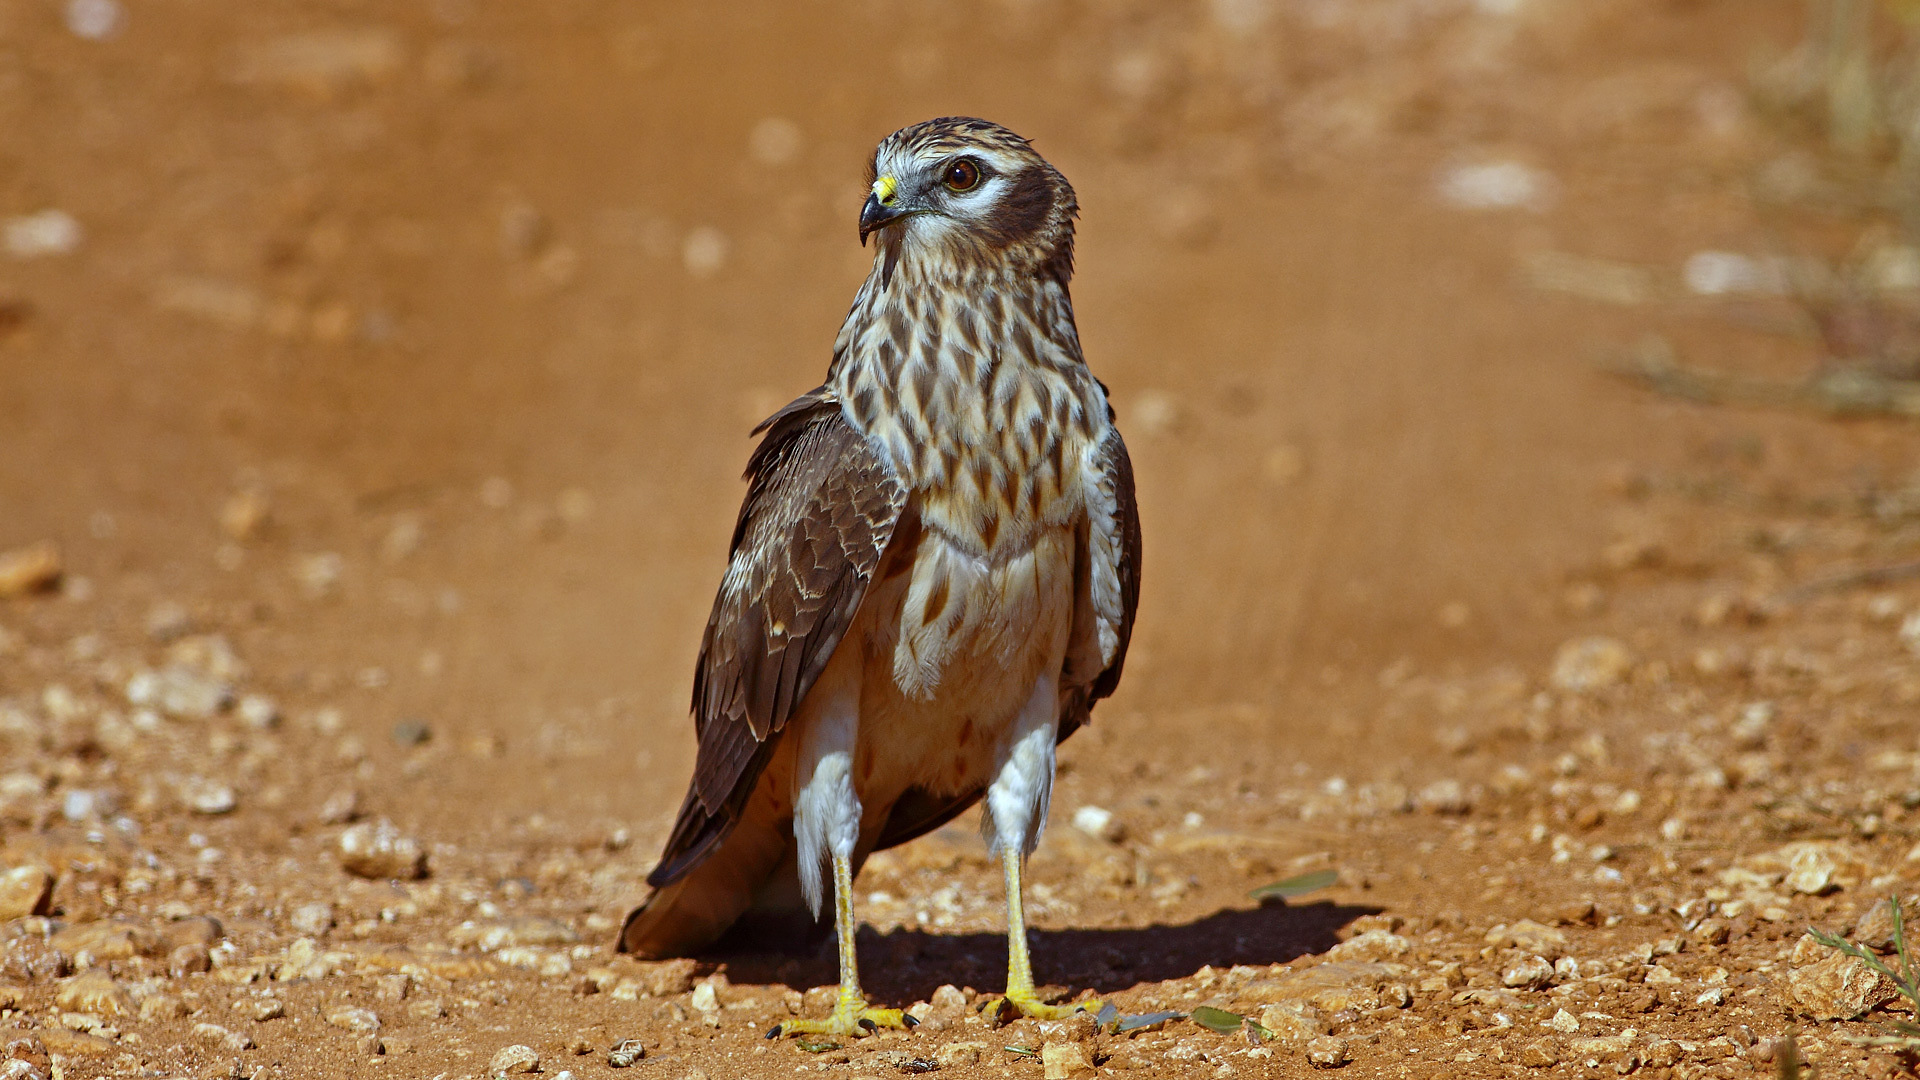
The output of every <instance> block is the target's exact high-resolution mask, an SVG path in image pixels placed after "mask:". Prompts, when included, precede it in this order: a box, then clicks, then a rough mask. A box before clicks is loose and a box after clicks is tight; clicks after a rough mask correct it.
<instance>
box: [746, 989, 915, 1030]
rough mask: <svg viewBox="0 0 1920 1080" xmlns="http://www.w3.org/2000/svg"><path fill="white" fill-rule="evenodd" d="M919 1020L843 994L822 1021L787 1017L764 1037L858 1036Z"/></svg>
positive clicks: (898, 1028)
mask: <svg viewBox="0 0 1920 1080" xmlns="http://www.w3.org/2000/svg"><path fill="white" fill-rule="evenodd" d="M919 1023H920V1021H918V1020H915V1019H914V1018H913V1017H911V1016H908V1015H907V1014H906V1013H904V1012H902V1011H900V1010H899V1009H875V1008H872V1007H870V1006H868V1005H867V1003H866V1001H865V1000H864V999H863V998H859V997H842V998H841V999H840V1001H839V1003H838V1004H836V1005H835V1006H834V1008H833V1015H831V1016H829V1017H827V1018H826V1019H825V1020H788V1021H785V1022H783V1023H779V1024H775V1025H773V1030H771V1031H769V1032H767V1038H769V1039H777V1038H779V1037H781V1036H782V1035H839V1036H842V1037H845V1038H849V1039H858V1038H862V1037H864V1036H867V1035H871V1034H873V1033H874V1032H876V1031H879V1030H880V1029H881V1028H894V1029H897V1030H901V1031H904V1030H906V1029H907V1028H911V1027H914V1026H916V1025H918V1024H919Z"/></svg>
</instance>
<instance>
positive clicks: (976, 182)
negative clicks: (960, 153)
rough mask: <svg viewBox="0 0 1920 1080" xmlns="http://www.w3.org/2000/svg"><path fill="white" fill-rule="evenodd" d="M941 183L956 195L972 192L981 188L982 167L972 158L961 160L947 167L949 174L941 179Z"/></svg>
mask: <svg viewBox="0 0 1920 1080" xmlns="http://www.w3.org/2000/svg"><path fill="white" fill-rule="evenodd" d="M940 182H941V183H943V184H945V185H947V190H948V191H951V192H954V193H955V194H958V193H960V192H963V191H972V190H973V189H974V188H977V187H979V186H980V166H979V164H978V163H977V162H975V161H974V160H973V159H972V158H959V159H957V160H956V161H954V162H953V163H952V164H950V165H948V166H947V173H946V175H945V176H942V177H941V178H940Z"/></svg>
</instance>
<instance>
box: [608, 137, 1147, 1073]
mask: <svg viewBox="0 0 1920 1080" xmlns="http://www.w3.org/2000/svg"><path fill="white" fill-rule="evenodd" d="M868 180H869V186H868V194H867V198H866V202H865V205H864V206H862V207H861V210H860V240H861V243H862V244H865V243H866V241H867V239H868V238H869V237H871V238H873V239H874V240H875V245H874V246H875V254H874V261H873V270H872V272H871V273H870V274H869V275H868V277H867V279H866V283H865V284H863V285H862V286H861V287H860V291H859V293H858V295H856V296H855V297H854V301H853V307H852V310H851V311H849V312H848V314H847V319H846V322H845V324H844V325H843V326H842V327H841V328H840V333H839V337H838V339H837V340H836V341H835V342H834V351H833V362H832V364H831V366H830V367H829V369H828V371H827V378H826V382H825V384H824V385H822V386H820V387H819V388H817V389H815V390H812V391H810V392H808V393H806V394H803V395H802V396H801V397H799V398H798V399H797V400H795V401H794V402H793V403H792V404H789V405H787V406H786V407H785V408H783V409H781V410H780V411H779V412H776V413H775V414H774V415H773V416H772V417H770V418H769V419H768V420H766V421H765V422H764V423H763V424H761V425H760V427H759V428H757V429H755V434H759V433H760V432H762V431H764V432H765V438H764V439H763V440H762V441H761V443H760V445H759V447H758V449H756V450H755V451H754V453H753V456H752V458H751V460H750V462H749V464H748V466H747V473H746V479H747V481H748V490H747V495H746V500H745V502H744V503H743V504H742V506H741V508H740V516H739V519H738V522H737V524H736V525H735V526H734V531H733V545H732V553H731V556H730V561H729V563H728V566H727V573H726V577H725V579H724V580H723V581H722V582H721V585H720V593H719V596H718V597H717V598H716V599H715V601H714V605H713V613H712V615H711V617H710V618H709V619H708V620H707V629H706V635H705V637H704V639H703V640H702V641H701V646H700V659H699V663H698V665H697V667H696V669H695V672H694V683H693V719H694V728H695V731H696V732H697V734H698V738H699V752H698V757H697V760H696V764H695V766H694V775H693V781H692V784H691V785H690V786H689V788H688V790H687V795H686V800H685V802H684V803H683V804H682V806H681V808H680V814H679V817H678V819H677V821H676V822H675V824H674V827H673V831H672V834H671V835H670V837H669V838H668V840H667V843H666V849H665V851H664V852H663V854H662V855H661V857H660V862H659V864H658V865H657V867H656V868H655V869H654V871H653V873H652V874H651V875H650V876H649V877H648V879H647V880H648V883H649V884H650V885H652V886H653V889H654V891H653V892H652V894H651V895H650V896H649V897H648V899H647V900H646V902H645V903H644V904H642V905H641V907H640V908H639V909H637V910H636V911H634V912H633V913H632V914H631V915H630V916H628V918H627V922H626V927H625V929H624V931H623V932H622V935H621V942H620V944H621V947H622V949H623V950H625V951H627V952H631V953H634V954H637V955H639V956H642V957H664V956H679V955H687V954H689V953H693V952H697V951H700V950H703V949H705V948H707V947H709V946H711V945H713V944H715V943H716V942H717V941H719V940H720V939H721V938H722V936H723V935H725V936H727V937H728V938H729V939H730V940H745V939H746V938H748V937H750V936H752V935H754V934H758V935H760V936H762V937H763V938H764V937H765V935H767V934H774V935H792V934H796V933H798V934H801V935H804V934H805V933H806V932H807V930H808V929H809V928H811V927H813V926H816V925H818V921H819V920H820V917H821V905H822V901H823V899H824V896H825V892H826V890H827V888H828V887H829V883H830V885H831V888H832V890H833V912H834V923H833V925H834V929H835V931H836V932H837V934H838V936H839V946H840V990H839V995H838V998H837V1004H836V1005H835V1007H834V1010H833V1012H832V1014H831V1015H830V1016H829V1017H827V1018H826V1019H824V1020H800V1021H795V1022H790V1023H787V1024H783V1025H781V1026H780V1027H776V1028H775V1029H774V1030H773V1031H772V1032H770V1033H769V1037H774V1036H777V1035H779V1034H780V1033H781V1032H782V1031H783V1030H784V1031H785V1032H786V1033H788V1034H799V1033H821V1032H824V1033H833V1034H839V1035H853V1036H857V1035H861V1034H864V1033H865V1032H867V1031H871V1030H874V1029H876V1028H878V1027H902V1026H906V1025H907V1024H909V1023H910V1020H909V1019H908V1018H906V1017H904V1016H903V1015H902V1013H901V1012H900V1010H898V1009H881V1008H873V1007H870V1006H869V1004H868V1002H867V1000H866V998H865V996H864V995H863V994H862V992H861V989H860V974H859V970H858V965H857V963H856V960H855V956H854V927H855V923H854V915H853V878H854V875H855V874H857V873H858V872H859V869H860V866H861V864H862V863H863V862H864V861H865V860H866V858H867V856H868V855H870V854H871V853H873V852H875V851H878V850H881V849H883V848H888V847H892V846H893V845H895V844H900V843H904V842H906V841H908V840H911V839H913V838H914V837H916V836H920V835H922V834H923V833H926V832H928V831H930V830H933V829H936V828H938V827H940V826H941V825H943V824H945V823H946V822H947V821H949V820H951V819H952V818H953V817H954V816H955V815H957V814H959V813H961V812H962V811H964V810H966V809H967V808H968V807H970V806H972V805H973V804H974V803H976V802H980V801H983V800H984V802H985V804H986V806H985V813H984V815H983V824H982V831H983V833H984V834H985V839H986V842H987V844H988V847H989V849H990V850H991V851H992V852H993V853H995V854H997V855H998V856H999V857H1000V859H1001V861H1002V865H1003V869H1004V872H1005V876H1006V890H1007V893H1006V898H1007V943H1008V963H1007V988H1006V993H1005V995H1004V996H1003V997H1001V998H997V999H995V1000H994V1001H993V1002H992V1003H991V1007H992V1011H993V1013H994V1014H995V1015H996V1016H999V1017H1002V1018H1011V1017H1012V1016H1014V1015H1016V1014H1017V1015H1026V1016H1032V1017H1043V1018H1046V1017H1060V1016H1064V1015H1068V1014H1069V1013H1070V1012H1071V1011H1073V1010H1072V1008H1061V1007H1056V1006H1052V1005H1048V1004H1046V1003H1045V1002H1042V1001H1041V1000H1040V999H1039V997H1038V995H1037V994H1036V992H1035V989H1034V984H1033V971H1032V966H1031V964H1030V963H1029V960H1028V956H1027V937H1026V927H1025V922H1024V919H1023V915H1022V911H1021V900H1020V876H1021V870H1022V869H1023V866H1024V863H1025V860H1026V857H1027V855H1029V854H1030V853H1031V852H1032V851H1033V849H1034V845H1035V844H1036V843H1037V842H1038V840H1039V836H1040V832H1041V829H1042V828H1043V826H1044V825H1045V823H1046V817H1047V806H1048V802H1049V799H1050V796H1051V793H1052V787H1053V770H1054V747H1055V746H1056V744H1057V743H1058V742H1059V741H1060V740H1062V739H1065V738H1066V737H1067V736H1068V735H1070V734H1072V733H1073V731H1074V730H1075V729H1076V728H1078V727H1079V726H1080V725H1082V724H1084V723H1086V722H1087V721H1088V719H1089V713H1090V710H1091V709H1092V707H1093V704H1094V702H1095V701H1097V700H1099V699H1101V698H1104V697H1106V696H1108V695H1109V694H1111V693H1112V692H1113V690H1114V687H1115V685H1116V684H1117V683H1118V682H1119V680H1120V669H1121V663H1122V661H1123V660H1124V658H1125V656H1126V651H1127V642H1128V639H1129V637H1130V636H1131V634H1132V630H1133V619H1134V609H1135V606H1136V604H1137V602H1138V598H1139V592H1140V524H1139V519H1138V516H1137V514H1136V511H1135V503H1134V493H1133V467H1132V464H1131V463H1130V462H1129V460H1128V458H1127V449H1126V445H1125V444H1124V443H1123V442H1121V439H1120V432H1119V430H1118V429H1117V428H1116V427H1115V424H1114V417H1113V410H1112V409H1111V407H1110V406H1109V405H1108V403H1107V392H1106V387H1105V386H1104V385H1102V384H1101V383H1100V382H1099V380H1097V379H1095V378H1094V376H1093V374H1092V373H1091V372H1090V371H1088V370H1087V365H1086V362H1085V361H1084V360H1083V359H1082V357H1081V354H1080V338H1079V332H1078V331H1077V329H1076V328H1075V325H1074V319H1073V304H1072V301H1071V299H1070V297H1069V295H1068V280H1069V279H1070V278H1071V277H1072V274H1073V228H1074V226H1073V223H1074V218H1075V216H1076V215H1077V214H1078V204H1077V202H1076V201H1075V198H1074V193H1073V188H1072V187H1070V186H1069V185H1068V184H1067V181H1066V178H1065V177H1063V176H1061V175H1060V173H1059V171H1058V170H1056V169H1055V168H1054V167H1053V166H1051V165H1049V164H1048V163H1047V162H1046V161H1045V160H1043V159H1042V158H1041V157H1040V155H1039V154H1037V153H1036V152H1035V151H1034V150H1033V148H1032V147H1031V146H1030V145H1029V144H1028V142H1027V140H1025V139H1023V138H1021V137H1020V136H1018V135H1015V134H1014V133H1013V132H1011V131H1008V130H1007V129H1006V128H1003V127H1001V126H999V125H997V124H992V123H988V122H987V121H984V120H978V119H973V118H969V117H946V118H942V119H937V120H930V121H927V122H926V123H922V124H915V125H913V126H912V127H907V128H902V129H901V130H899V131H896V132H894V133H893V134H892V135H889V136H888V137H887V138H886V139H885V140H883V141H882V142H881V143H880V145H879V147H878V148H877V149H876V150H875V151H874V156H873V162H872V168H871V171H870V173H869V176H868ZM789 941H791V938H789ZM1089 1004H1090V1003H1089V1002H1082V1003H1081V1005H1080V1006H1079V1007H1087V1006H1088V1005H1089ZM1091 1004H1092V1007H1094V1008H1098V1004H1097V1003H1091Z"/></svg>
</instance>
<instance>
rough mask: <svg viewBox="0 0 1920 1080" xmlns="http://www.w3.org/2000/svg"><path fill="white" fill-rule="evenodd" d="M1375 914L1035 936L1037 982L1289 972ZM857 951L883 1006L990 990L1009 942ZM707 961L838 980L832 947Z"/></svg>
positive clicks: (1273, 909) (931, 942)
mask: <svg viewBox="0 0 1920 1080" xmlns="http://www.w3.org/2000/svg"><path fill="white" fill-rule="evenodd" d="M1379 911H1380V909H1379V908H1375V907H1364V906H1356V905H1343V904H1335V903H1333V902H1331V901H1322V902H1320V903H1314V904H1303V905H1298V906H1288V905H1283V904H1274V903H1270V904H1267V905H1264V906H1261V907H1258V908H1253V909H1242V908H1231V909H1227V910H1223V911H1216V912H1214V913H1213V914H1211V915H1208V916H1205V917H1203V918H1200V919H1197V920H1195V921H1193V922H1190V923H1183V924H1180V925H1176V926H1146V927H1137V928H1130V929H1068V930H1034V931H1032V932H1030V934H1029V939H1030V941H1031V942H1032V953H1033V974H1034V979H1035V981H1037V982H1039V983H1041V984H1053V985H1061V986H1066V987H1070V988H1072V989H1074V990H1080V989H1088V988H1091V989H1094V990H1099V991H1113V990H1120V989H1125V988H1126V987H1129V986H1133V985H1135V984H1137V983H1147V982H1159V981H1162V980H1166V979H1178V978H1185V977H1186V976H1189V975H1192V974H1193V973H1194V972H1196V971H1198V970H1200V968H1202V967H1203V966H1208V965H1211V966H1213V967H1216V968H1228V967H1232V966H1233V965H1235V964H1251V965H1266V964H1278V963H1285V962H1286V961H1288V960H1292V959H1293V958H1295V957H1298V956H1308V955H1312V954H1314V953H1321V952H1325V951H1326V950H1328V949H1329V948H1332V947H1333V945H1335V944H1336V943H1337V942H1338V941H1339V938H1338V936H1336V935H1337V933H1338V931H1339V930H1340V928H1341V927H1343V926H1346V925H1347V924H1348V923H1351V922H1352V921H1353V920H1355V919H1357V918H1360V917H1361V916H1363V915H1372V914H1377V913H1378V912H1379ZM859 947H860V977H861V982H862V983H863V984H864V987H865V989H866V990H867V992H868V993H869V994H871V995H873V997H874V998H875V999H876V1000H880V1001H899V1002H910V1001H919V1000H925V999H928V998H930V997H931V996H932V995H933V991H934V990H935V989H936V988H938V987H939V986H940V985H941V984H942V983H954V984H956V985H959V986H974V987H978V988H980V989H983V990H986V989H997V988H998V987H999V986H1000V985H1001V984H1002V983H1003V982H1005V981H1006V970H1007V969H1006V964H1007V945H1006V938H1005V937H1004V936H1003V935H1001V934H998V933H991V934H979V933H975V934H939V933H930V932H928V931H925V930H895V931H893V932H891V933H887V934H880V933H877V932H875V931H874V930H873V929H872V928H871V927H867V926H862V927H861V928H860V934H859ZM705 959H707V960H708V961H710V962H716V963H718V962H724V963H725V964H726V967H727V973H728V978H730V979H731V980H732V981H734V982H737V983H762V984H765V983H784V984H786V985H788V986H791V987H794V988H796V989H802V990H804V989H806V988H808V987H811V986H821V985H826V984H830V983H832V982H834V981H835V979H836V978H838V974H837V972H836V971H835V969H834V959H833V948H832V945H831V943H830V942H824V943H823V944H822V949H821V950H820V951H818V952H814V953H811V954H810V955H808V956H806V957H795V956H792V955H778V954H769V953H764V952H751V953H732V954H727V955H715V956H711V957H707V958H705Z"/></svg>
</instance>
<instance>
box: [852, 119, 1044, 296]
mask: <svg viewBox="0 0 1920 1080" xmlns="http://www.w3.org/2000/svg"><path fill="white" fill-rule="evenodd" d="M867 183H868V188H867V201H866V205H864V206H863V207H861V209H860V242H861V243H862V244H865V243H866V242H867V237H868V236H873V235H875V234H877V236H876V241H877V243H878V244H879V246H880V249H881V256H882V257H883V258H884V259H886V260H887V262H888V264H889V265H891V264H893V263H895V262H898V261H899V260H901V259H902V258H905V259H907V260H908V261H912V262H921V261H932V260H945V261H950V262H952V263H953V264H955V265H956V268H959V267H963V266H965V265H966V264H969V263H985V264H989V265H991V264H1004V265H1006V266H1008V267H1009V268H1011V269H1028V270H1031V271H1037V272H1054V273H1058V274H1059V275H1060V276H1061V278H1062V280H1063V281H1064V279H1065V278H1066V277H1067V276H1070V275H1071V274H1072V272H1073V269H1072V268H1073V219H1074V215H1075V214H1076V213H1077V212H1078V210H1079V204H1078V203H1076V202H1075V200H1074V196H1073V187H1072V185H1070V184H1068V183H1067V179H1066V177H1064V176H1061V175H1060V172H1059V170H1057V169H1055V168H1054V167H1053V166H1051V165H1049V164H1047V162H1046V160H1045V159H1044V158H1042V157H1041V156H1040V155H1039V154H1037V153H1035V152H1034V150H1033V147H1032V146H1030V145H1029V144H1028V143H1027V140H1025V139H1023V138H1021V137H1020V136H1018V135H1015V134H1014V133H1013V132H1011V131H1008V130H1007V129H1006V128H1003V127H1001V126H1000V125H998V124H993V123H989V122H987V121H985V120H976V119H974V118H972V117H965V116H948V117H942V118H940V119H938V120H929V121H927V122H925V123H922V124H915V125H913V126H912V127H906V128H901V129H900V130H899V131H896V132H894V133H893V134H891V135H889V136H887V137H886V138H885V139H884V140H882V141H881V143H880V145H879V147H878V148H876V149H875V150H874V152H873V162H872V165H871V166H870V169H869V173H868V176H867Z"/></svg>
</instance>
